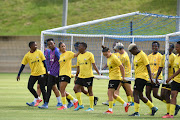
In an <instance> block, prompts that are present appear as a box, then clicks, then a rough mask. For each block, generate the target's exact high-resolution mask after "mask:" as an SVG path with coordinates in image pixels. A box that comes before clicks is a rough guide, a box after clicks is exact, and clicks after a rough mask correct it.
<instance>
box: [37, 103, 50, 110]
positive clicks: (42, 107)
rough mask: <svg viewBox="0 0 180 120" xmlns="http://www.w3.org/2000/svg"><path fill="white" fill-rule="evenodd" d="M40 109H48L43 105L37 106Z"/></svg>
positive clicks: (45, 104)
mask: <svg viewBox="0 0 180 120" xmlns="http://www.w3.org/2000/svg"><path fill="white" fill-rule="evenodd" d="M38 108H40V109H48V104H47V103H44V104H43V105H42V106H38Z"/></svg>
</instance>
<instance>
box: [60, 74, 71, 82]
mask: <svg viewBox="0 0 180 120" xmlns="http://www.w3.org/2000/svg"><path fill="white" fill-rule="evenodd" d="M59 81H60V82H67V83H70V82H71V78H70V77H69V76H67V75H62V76H59Z"/></svg>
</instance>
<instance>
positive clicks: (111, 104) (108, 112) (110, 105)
mask: <svg viewBox="0 0 180 120" xmlns="http://www.w3.org/2000/svg"><path fill="white" fill-rule="evenodd" d="M114 91H115V89H114V88H113V87H112V85H111V86H110V82H109V85H108V99H109V100H108V101H109V109H108V110H107V111H106V112H104V113H105V114H112V113H113V99H114V98H113V95H114Z"/></svg>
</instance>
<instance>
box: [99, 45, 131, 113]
mask: <svg viewBox="0 0 180 120" xmlns="http://www.w3.org/2000/svg"><path fill="white" fill-rule="evenodd" d="M102 48H103V50H102V52H103V55H104V56H105V57H106V58H107V66H108V67H109V79H110V80H109V85H108V97H109V109H108V110H107V111H106V112H105V113H107V114H112V113H113V110H112V109H113V99H116V100H117V101H118V102H120V103H121V104H123V105H124V108H125V112H128V108H129V106H130V104H129V103H126V102H125V101H124V100H123V99H122V98H121V97H120V96H118V95H117V94H115V90H117V88H118V86H121V85H122V84H121V81H122V80H124V76H125V71H124V67H123V65H122V63H121V61H120V59H118V57H117V56H116V55H115V54H112V53H111V52H110V50H109V48H107V47H105V46H102ZM121 76H122V78H121Z"/></svg>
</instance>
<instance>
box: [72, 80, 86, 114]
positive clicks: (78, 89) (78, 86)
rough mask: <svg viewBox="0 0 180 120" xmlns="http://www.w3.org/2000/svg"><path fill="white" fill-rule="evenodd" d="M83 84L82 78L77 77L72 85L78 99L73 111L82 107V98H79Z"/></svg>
mask: <svg viewBox="0 0 180 120" xmlns="http://www.w3.org/2000/svg"><path fill="white" fill-rule="evenodd" d="M82 86H83V79H82V78H77V80H76V82H75V86H74V89H73V90H74V92H75V94H76V98H77V99H78V103H79V105H78V107H77V108H76V109H74V110H75V111H78V110H79V109H83V108H84V105H83V104H82V99H81V87H82Z"/></svg>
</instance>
